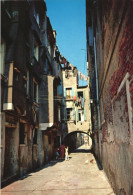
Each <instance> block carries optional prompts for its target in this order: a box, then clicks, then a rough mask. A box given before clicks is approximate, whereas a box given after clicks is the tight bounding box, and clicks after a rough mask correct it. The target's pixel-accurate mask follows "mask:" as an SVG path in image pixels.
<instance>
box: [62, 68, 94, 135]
mask: <svg viewBox="0 0 133 195" xmlns="http://www.w3.org/2000/svg"><path fill="white" fill-rule="evenodd" d="M62 74H63V93H64V103H65V107H64V120H65V122H66V132H65V131H64V136H66V135H67V134H70V133H73V132H85V133H89V132H90V133H91V117H90V116H91V115H90V99H89V89H88V85H87V86H79V85H78V72H77V68H76V67H74V69H72V68H68V69H66V68H64V69H63V70H62Z"/></svg>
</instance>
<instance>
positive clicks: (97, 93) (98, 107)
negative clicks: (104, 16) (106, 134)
mask: <svg viewBox="0 0 133 195" xmlns="http://www.w3.org/2000/svg"><path fill="white" fill-rule="evenodd" d="M94 55H95V74H96V97H97V111H98V127H99V129H101V116H100V103H99V87H98V71H97V53H96V40H95V37H94Z"/></svg>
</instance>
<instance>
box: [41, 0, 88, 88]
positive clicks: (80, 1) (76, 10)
mask: <svg viewBox="0 0 133 195" xmlns="http://www.w3.org/2000/svg"><path fill="white" fill-rule="evenodd" d="M45 2H46V6H47V16H48V17H49V18H50V22H51V25H52V27H53V30H56V33H57V38H56V42H57V45H58V48H59V51H60V52H61V54H62V55H63V56H64V57H65V58H66V59H67V60H68V61H69V62H70V63H71V64H73V65H74V66H76V67H77V68H78V70H79V71H80V72H82V73H83V74H84V75H86V76H87V68H86V55H87V54H86V11H85V0H45ZM80 85H87V82H85V81H80Z"/></svg>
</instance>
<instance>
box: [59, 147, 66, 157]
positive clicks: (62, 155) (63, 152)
mask: <svg viewBox="0 0 133 195" xmlns="http://www.w3.org/2000/svg"><path fill="white" fill-rule="evenodd" d="M59 150H60V155H61V159H64V155H65V146H64V145H60V147H59Z"/></svg>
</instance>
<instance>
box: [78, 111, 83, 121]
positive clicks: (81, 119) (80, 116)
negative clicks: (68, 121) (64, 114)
mask: <svg viewBox="0 0 133 195" xmlns="http://www.w3.org/2000/svg"><path fill="white" fill-rule="evenodd" d="M78 119H79V121H84V110H78Z"/></svg>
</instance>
